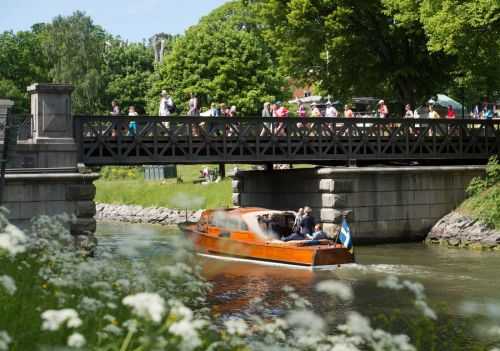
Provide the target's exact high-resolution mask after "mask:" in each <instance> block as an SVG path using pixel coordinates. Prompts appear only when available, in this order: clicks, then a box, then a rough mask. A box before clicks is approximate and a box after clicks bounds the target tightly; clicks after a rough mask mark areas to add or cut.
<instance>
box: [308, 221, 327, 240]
mask: <svg viewBox="0 0 500 351" xmlns="http://www.w3.org/2000/svg"><path fill="white" fill-rule="evenodd" d="M307 238H308V239H310V240H325V239H328V235H326V233H325V232H324V231H323V228H322V226H321V224H319V223H318V224H316V225H315V226H314V233H312V235H307Z"/></svg>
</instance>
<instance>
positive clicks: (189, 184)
mask: <svg viewBox="0 0 500 351" xmlns="http://www.w3.org/2000/svg"><path fill="white" fill-rule="evenodd" d="M204 167H208V168H210V169H212V170H213V171H214V172H216V171H217V167H216V166H214V165H206V166H203V165H196V166H177V178H173V179H167V180H164V181H146V180H144V172H143V170H142V168H140V167H104V168H103V169H102V170H101V174H102V179H100V180H99V181H97V182H95V185H96V189H97V192H96V201H97V202H99V203H106V204H119V205H140V206H143V207H166V208H172V209H173V208H182V209H184V208H188V209H194V210H197V209H200V208H226V207H230V206H231V205H232V204H231V193H232V189H231V178H226V179H222V180H220V181H214V182H210V183H203V182H204V181H205V179H204V178H202V179H200V170H202V169H203V168H204ZM234 167H235V166H234V165H226V171H227V172H232V171H233V168H234ZM238 167H239V168H240V169H249V168H250V166H244V165H243V166H241V165H240V166H238ZM184 199H189V201H187V202H186V201H185V200H184Z"/></svg>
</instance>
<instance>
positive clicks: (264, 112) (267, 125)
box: [260, 102, 273, 136]
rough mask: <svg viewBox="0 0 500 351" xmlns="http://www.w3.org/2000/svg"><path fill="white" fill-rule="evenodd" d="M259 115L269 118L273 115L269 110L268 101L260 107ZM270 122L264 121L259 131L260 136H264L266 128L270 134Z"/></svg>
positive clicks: (269, 104)
mask: <svg viewBox="0 0 500 351" xmlns="http://www.w3.org/2000/svg"><path fill="white" fill-rule="evenodd" d="M261 116H262V117H264V118H270V117H272V116H273V112H272V111H271V103H270V102H265V103H264V106H263V108H262V113H261ZM272 127H273V126H272V123H270V122H264V127H263V128H262V130H261V131H260V136H264V135H265V134H266V130H267V131H268V132H269V133H270V134H272V133H273V132H272Z"/></svg>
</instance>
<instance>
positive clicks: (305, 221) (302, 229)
mask: <svg viewBox="0 0 500 351" xmlns="http://www.w3.org/2000/svg"><path fill="white" fill-rule="evenodd" d="M314 225H315V222H314V217H313V216H312V209H311V208H310V207H309V206H306V207H304V216H303V217H302V218H301V219H300V224H299V230H298V231H297V232H293V233H292V234H290V235H289V236H287V237H283V238H282V239H281V240H283V241H299V240H306V239H307V235H310V234H312V233H313V232H314Z"/></svg>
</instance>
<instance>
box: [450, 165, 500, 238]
mask: <svg viewBox="0 0 500 351" xmlns="http://www.w3.org/2000/svg"><path fill="white" fill-rule="evenodd" d="M467 192H468V193H469V195H470V197H469V198H468V199H467V200H465V201H464V202H463V203H462V205H461V206H460V207H459V209H458V211H459V212H460V213H462V214H464V215H466V216H469V217H472V218H474V219H477V220H480V221H482V222H484V223H487V224H488V225H490V226H491V227H493V228H495V229H497V230H500V165H499V164H498V159H497V158H496V157H495V158H492V159H491V160H490V162H489V163H488V166H487V167H486V176H485V177H484V178H476V179H474V180H473V181H472V182H471V184H470V186H469V188H468V189H467Z"/></svg>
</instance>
